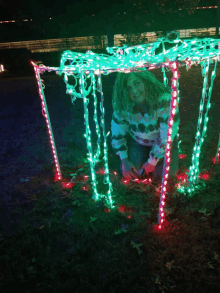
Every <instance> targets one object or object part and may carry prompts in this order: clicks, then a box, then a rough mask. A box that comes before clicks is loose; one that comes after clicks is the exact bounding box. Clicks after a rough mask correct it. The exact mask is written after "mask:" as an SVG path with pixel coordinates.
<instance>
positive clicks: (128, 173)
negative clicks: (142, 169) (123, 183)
mask: <svg viewBox="0 0 220 293" xmlns="http://www.w3.org/2000/svg"><path fill="white" fill-rule="evenodd" d="M121 164H122V174H123V176H124V178H126V179H129V180H131V179H136V178H139V176H138V174H137V169H136V168H135V166H134V165H133V163H132V162H130V161H129V160H128V159H124V160H122V161H121Z"/></svg>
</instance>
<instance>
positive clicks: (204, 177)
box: [199, 171, 210, 180]
mask: <svg viewBox="0 0 220 293" xmlns="http://www.w3.org/2000/svg"><path fill="white" fill-rule="evenodd" d="M199 178H202V179H204V180H209V178H210V175H209V174H208V171H206V172H204V173H201V174H200V175H199Z"/></svg>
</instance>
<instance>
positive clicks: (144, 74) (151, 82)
mask: <svg viewBox="0 0 220 293" xmlns="http://www.w3.org/2000/svg"><path fill="white" fill-rule="evenodd" d="M131 73H135V75H136V76H137V77H138V78H140V79H141V80H142V82H143V83H144V85H145V89H147V97H146V102H147V104H148V106H149V114H153V112H154V111H155V110H156V109H157V107H158V106H160V97H161V96H162V95H163V94H165V93H171V88H170V87H169V86H165V85H164V84H163V83H162V82H160V81H159V80H157V79H156V77H155V76H154V74H153V73H151V72H150V71H149V70H141V71H139V72H130V73H121V72H120V73H118V75H117V78H116V80H115V84H114V88H113V97H112V106H113V110H114V111H116V112H117V113H122V112H129V113H131V109H132V105H133V101H131V100H130V98H129V95H128V91H127V81H128V78H129V76H130V74H131Z"/></svg>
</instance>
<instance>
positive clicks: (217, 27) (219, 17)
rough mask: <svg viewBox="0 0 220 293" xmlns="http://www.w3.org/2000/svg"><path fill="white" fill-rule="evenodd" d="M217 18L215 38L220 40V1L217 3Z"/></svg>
mask: <svg viewBox="0 0 220 293" xmlns="http://www.w3.org/2000/svg"><path fill="white" fill-rule="evenodd" d="M217 5H218V7H217V16H216V31H215V37H216V39H218V38H219V22H220V21H219V19H220V0H218V1H217Z"/></svg>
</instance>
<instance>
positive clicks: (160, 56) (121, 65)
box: [32, 31, 220, 229]
mask: <svg viewBox="0 0 220 293" xmlns="http://www.w3.org/2000/svg"><path fill="white" fill-rule="evenodd" d="M166 43H172V44H173V46H172V47H171V48H169V49H166V48H165V44H166ZM219 44H220V39H211V38H204V39H192V40H189V39H182V40H181V39H179V33H178V32H175V31H172V32H170V33H169V34H167V36H166V37H163V38H159V39H158V40H157V41H156V42H154V43H150V44H144V45H138V46H132V47H127V46H125V45H124V46H123V47H110V48H107V52H108V53H109V54H110V55H111V56H109V55H105V54H95V53H93V52H92V51H87V52H86V53H77V52H71V51H65V52H64V53H63V55H62V57H61V61H60V67H48V66H45V65H36V64H34V63H33V62H32V64H33V66H34V68H35V75H36V78H37V81H38V87H39V94H40V97H41V99H42V107H43V112H44V116H45V119H46V121H47V126H48V131H49V135H50V141H51V147H52V152H53V155H54V157H55V158H56V163H57V165H56V167H57V172H59V179H60V180H61V173H60V168H59V162H58V159H57V154H56V148H55V142H54V139H53V135H52V128H51V125H50V120H49V113H48V111H47V108H46V102H45V98H44V95H43V86H42V83H41V79H40V74H43V73H44V72H45V71H54V72H56V73H57V74H58V75H63V76H64V82H65V83H66V92H67V93H68V94H70V96H71V100H72V103H74V101H75V99H77V98H79V99H82V101H83V105H84V124H85V134H84V137H85V138H86V144H87V149H88V154H87V161H88V162H89V164H90V171H91V178H90V180H91V183H92V188H93V199H94V200H99V199H100V198H103V197H105V198H106V200H107V202H108V205H109V206H108V207H110V208H114V207H115V205H114V201H113V200H112V196H113V195H112V192H113V189H112V183H111V182H110V178H109V167H108V148H107V140H106V138H107V136H108V134H107V135H106V134H105V124H104V112H105V111H104V110H105V109H104V106H103V100H104V95H103V91H102V82H101V75H102V74H103V75H108V74H110V73H112V72H124V73H129V72H132V71H136V72H137V71H139V70H140V69H141V68H143V67H144V68H146V69H147V70H153V69H156V68H162V72H163V78H164V84H165V85H166V84H167V83H168V80H167V78H166V74H165V69H168V70H171V71H172V73H173V77H172V85H171V87H172V93H171V101H170V116H169V122H168V130H167V140H166V152H165V158H166V159H165V160H164V166H163V178H162V186H161V187H162V188H161V195H160V204H159V214H158V228H159V229H162V227H163V224H164V221H165V211H164V208H165V204H166V201H165V200H166V192H167V183H168V178H169V170H170V160H171V158H170V149H171V143H172V127H173V119H174V115H175V113H176V108H177V107H178V104H179V99H180V97H179V73H178V68H179V67H181V66H186V68H187V70H189V69H190V68H191V66H193V65H196V66H197V65H199V64H200V65H201V67H202V74H203V77H204V82H203V90H202V100H201V102H200V107H199V119H198V126H197V133H196V137H195V140H196V143H195V146H194V149H193V155H192V166H191V167H190V171H189V174H188V177H187V183H188V186H187V188H186V192H188V193H192V192H193V189H194V186H195V184H196V183H197V182H198V178H199V155H200V152H201V147H202V143H203V141H204V137H205V136H206V131H207V123H208V111H209V109H210V107H211V103H210V98H211V93H212V88H213V83H214V79H215V76H216V68H217V62H218V60H219V55H220V50H219ZM161 47H162V48H163V49H162V51H160V50H159V48H161ZM212 63H214V64H215V67H214V70H213V72H212V77H211V84H210V87H209V91H208V101H207V104H206V106H205V97H206V90H207V89H208V81H207V77H208V70H209V66H210V64H212ZM69 76H72V77H74V79H75V85H74V86H73V85H70V84H69V80H68V78H69ZM87 80H90V85H89V86H87ZM76 85H79V91H78V92H77V91H76V89H75V88H76ZM96 92H99V94H100V110H101V119H100V125H101V128H102V136H103V152H102V151H101V143H100V141H101V131H100V127H99V123H98V117H97V96H96ZM89 95H92V96H93V98H94V116H93V118H94V122H95V125H96V134H97V137H98V140H97V149H96V152H95V151H94V150H93V147H92V146H93V144H92V142H91V131H90V126H89V111H88V108H87V105H88V103H89V100H90V99H91V98H89ZM204 109H205V110H206V112H205V117H204V119H203V116H204ZM202 123H203V128H202ZM201 129H202V130H201ZM101 153H102V154H103V159H104V170H105V171H104V174H105V179H104V183H105V184H107V185H108V188H109V189H108V192H107V196H106V195H104V194H99V193H98V186H97V180H96V173H95V168H94V166H95V164H96V163H97V162H99V160H100V159H99V157H100V155H101ZM219 153H220V138H219V142H218V147H217V153H216V159H215V162H218V160H219Z"/></svg>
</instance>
